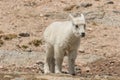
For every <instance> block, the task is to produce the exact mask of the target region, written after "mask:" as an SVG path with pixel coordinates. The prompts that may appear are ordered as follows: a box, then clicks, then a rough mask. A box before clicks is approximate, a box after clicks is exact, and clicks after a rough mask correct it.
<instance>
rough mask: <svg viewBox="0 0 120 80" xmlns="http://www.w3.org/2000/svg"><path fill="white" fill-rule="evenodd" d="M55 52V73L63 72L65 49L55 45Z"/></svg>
mask: <svg viewBox="0 0 120 80" xmlns="http://www.w3.org/2000/svg"><path fill="white" fill-rule="evenodd" d="M54 50H55V51H54V52H55V73H61V72H62V62H63V58H64V51H63V49H61V48H60V47H58V46H55V47H54Z"/></svg>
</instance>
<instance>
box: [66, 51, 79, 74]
mask: <svg viewBox="0 0 120 80" xmlns="http://www.w3.org/2000/svg"><path fill="white" fill-rule="evenodd" d="M76 56H77V50H73V51H71V52H70V53H69V54H68V64H69V68H68V71H69V73H70V74H71V75H75V59H76Z"/></svg>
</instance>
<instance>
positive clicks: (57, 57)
mask: <svg viewBox="0 0 120 80" xmlns="http://www.w3.org/2000/svg"><path fill="white" fill-rule="evenodd" d="M69 17H70V18H71V20H70V21H64V22H54V23H52V24H51V25H49V26H48V27H47V28H46V30H45V32H44V40H45V43H46V44H45V45H46V58H45V65H44V73H45V74H47V73H54V72H55V73H61V71H62V62H63V58H64V56H65V55H67V56H68V65H69V68H68V71H69V73H70V74H72V75H75V69H74V66H75V59H76V56H77V49H78V47H79V44H80V38H81V37H84V36H85V25H86V23H85V18H84V15H83V14H81V16H79V17H74V16H72V15H71V14H70V15H69Z"/></svg>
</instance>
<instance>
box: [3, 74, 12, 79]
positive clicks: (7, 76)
mask: <svg viewBox="0 0 120 80" xmlns="http://www.w3.org/2000/svg"><path fill="white" fill-rule="evenodd" d="M4 78H7V79H11V78H12V76H10V75H5V76H4Z"/></svg>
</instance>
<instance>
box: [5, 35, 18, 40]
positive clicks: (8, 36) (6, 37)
mask: <svg viewBox="0 0 120 80" xmlns="http://www.w3.org/2000/svg"><path fill="white" fill-rule="evenodd" d="M14 38H17V35H16V34H8V35H4V36H3V39H4V40H12V39H14Z"/></svg>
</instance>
